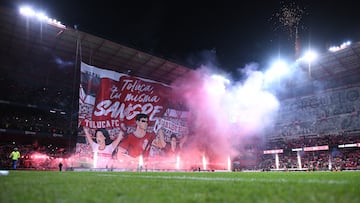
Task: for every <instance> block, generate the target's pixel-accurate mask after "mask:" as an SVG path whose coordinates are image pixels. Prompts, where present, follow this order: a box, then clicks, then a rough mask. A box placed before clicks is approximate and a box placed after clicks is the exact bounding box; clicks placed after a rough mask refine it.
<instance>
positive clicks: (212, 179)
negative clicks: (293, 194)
mask: <svg viewBox="0 0 360 203" xmlns="http://www.w3.org/2000/svg"><path fill="white" fill-rule="evenodd" d="M98 176H117V177H122V178H147V179H168V180H174V179H175V180H198V181H224V182H227V181H228V182H232V181H237V182H263V183H265V182H267V183H304V184H327V185H332V184H348V183H349V182H348V181H346V180H318V179H308V180H296V181H295V180H288V179H283V178H279V179H268V178H267V179H264V178H217V177H216V178H209V177H192V176H145V175H142V176H132V175H123V174H98Z"/></svg>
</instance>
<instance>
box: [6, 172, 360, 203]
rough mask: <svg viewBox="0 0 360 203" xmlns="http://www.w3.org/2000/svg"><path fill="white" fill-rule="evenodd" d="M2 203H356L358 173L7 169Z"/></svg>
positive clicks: (359, 194)
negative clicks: (8, 171)
mask: <svg viewBox="0 0 360 203" xmlns="http://www.w3.org/2000/svg"><path fill="white" fill-rule="evenodd" d="M0 191H1V192H0V202H2V203H10V202H16V203H19V202H37V203H39V202H52V203H55V202H102V203H103V202H136V203H140V202H146V203H149V202H156V203H158V202H169V203H170V202H187V203H188V202H207V203H208V202H265V203H270V202H274V203H275V202H276V203H280V202H287V203H293V202H301V203H309V202H317V203H319V202H327V203H329V202H336V203H339V202H346V203H351V202H354V203H355V202H356V203H359V202H360V172H75V171H63V172H59V171H20V170H17V171H10V173H9V175H7V176H0Z"/></svg>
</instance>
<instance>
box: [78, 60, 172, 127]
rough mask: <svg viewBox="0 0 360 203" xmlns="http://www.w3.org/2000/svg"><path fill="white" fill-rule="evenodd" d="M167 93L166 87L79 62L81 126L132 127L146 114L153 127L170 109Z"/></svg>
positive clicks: (168, 92)
mask: <svg viewBox="0 0 360 203" xmlns="http://www.w3.org/2000/svg"><path fill="white" fill-rule="evenodd" d="M170 91H171V88H170V87H169V86H167V85H165V84H161V83H157V82H155V81H151V80H147V79H142V78H137V77H131V76H128V75H126V74H120V73H117V72H114V71H109V70H103V69H98V68H95V67H93V66H89V65H86V64H84V63H82V65H81V84H80V117H79V119H80V125H81V126H86V127H89V128H93V129H95V128H118V127H121V125H122V124H125V125H133V124H134V123H133V122H134V121H133V120H134V117H135V116H136V115H137V114H138V113H145V114H147V115H148V116H149V121H150V126H152V125H154V124H155V121H156V120H157V119H158V118H161V117H163V115H164V113H165V111H166V110H167V109H168V108H169V106H168V104H169V99H171V98H168V97H167V95H170Z"/></svg>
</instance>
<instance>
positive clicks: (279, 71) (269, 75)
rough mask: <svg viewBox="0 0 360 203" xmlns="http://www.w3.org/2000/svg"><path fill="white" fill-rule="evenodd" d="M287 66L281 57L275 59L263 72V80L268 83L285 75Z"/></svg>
mask: <svg viewBox="0 0 360 203" xmlns="http://www.w3.org/2000/svg"><path fill="white" fill-rule="evenodd" d="M288 67H289V66H288V64H287V63H286V62H285V61H283V60H281V59H279V60H277V61H275V62H274V63H273V64H272V65H271V66H270V68H269V69H268V70H267V71H266V72H265V73H264V80H265V82H266V83H269V82H272V81H274V80H276V79H279V78H281V77H282V76H284V75H286V74H287V73H288V72H289V68H288Z"/></svg>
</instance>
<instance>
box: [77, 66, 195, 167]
mask: <svg viewBox="0 0 360 203" xmlns="http://www.w3.org/2000/svg"><path fill="white" fill-rule="evenodd" d="M79 88H80V89H79V117H78V119H79V121H78V122H79V132H78V141H77V145H76V155H75V158H74V159H75V161H74V164H73V165H74V167H92V168H94V167H95V168H105V167H108V168H110V167H113V168H127V167H134V166H138V165H139V161H138V160H140V159H143V158H145V157H142V156H145V155H144V153H143V152H145V151H147V152H149V153H147V155H146V156H147V158H154V159H155V158H159V157H162V156H166V152H167V151H166V149H169V148H170V146H171V139H175V140H176V142H175V143H181V140H182V139H183V138H185V137H186V136H187V134H188V127H187V115H188V113H187V112H186V111H183V110H181V109H175V108H173V106H176V105H174V104H175V103H176V99H175V100H174V99H172V98H171V97H170V95H171V94H170V93H171V90H172V89H171V87H170V86H168V85H166V84H162V83H159V82H156V81H152V80H148V79H144V78H139V77H134V76H130V75H127V74H123V73H118V72H115V71H110V70H106V69H102V68H98V67H94V66H90V65H87V64H85V63H81V75H80V87H79ZM139 113H142V114H145V115H146V116H147V117H146V118H141V119H139V120H136V117H137V115H138V114H139ZM141 128H145V129H146V135H144V134H142V133H141V132H143V131H141ZM137 148H139V149H137ZM140 164H141V163H140Z"/></svg>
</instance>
